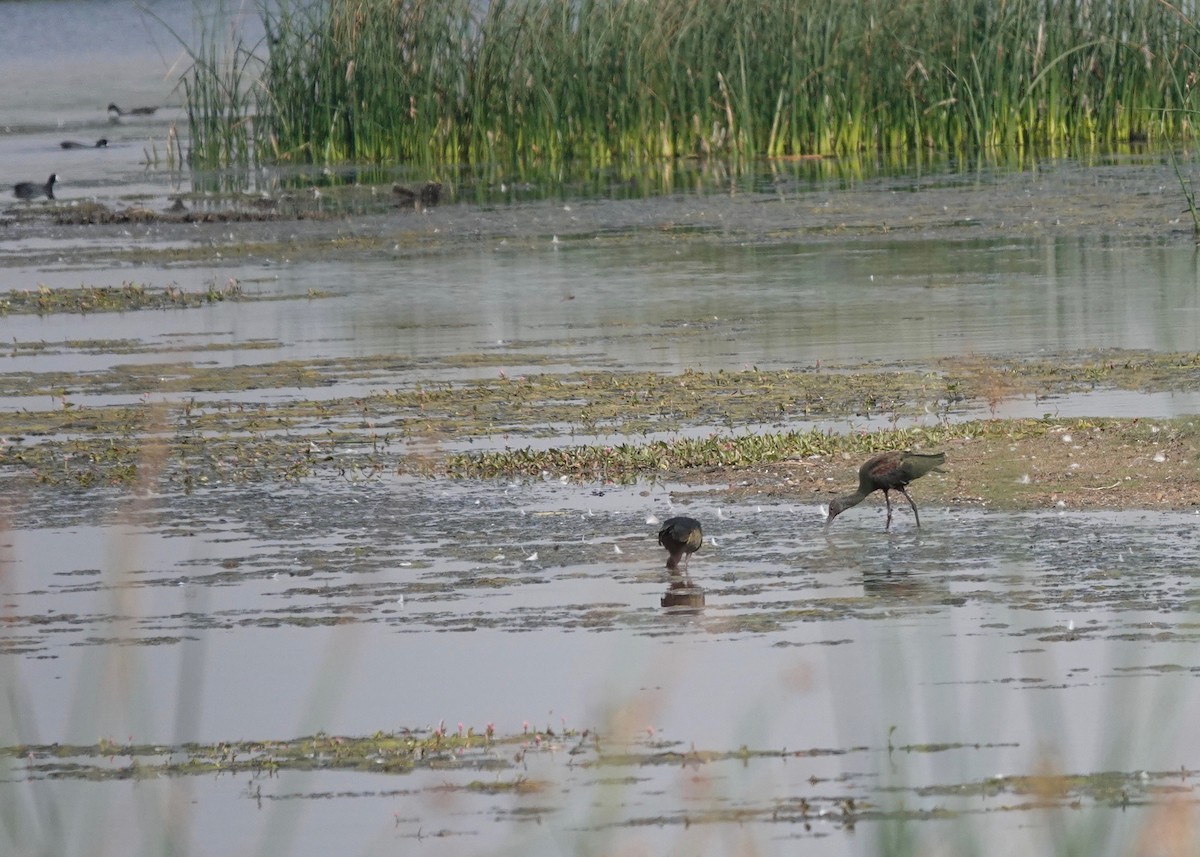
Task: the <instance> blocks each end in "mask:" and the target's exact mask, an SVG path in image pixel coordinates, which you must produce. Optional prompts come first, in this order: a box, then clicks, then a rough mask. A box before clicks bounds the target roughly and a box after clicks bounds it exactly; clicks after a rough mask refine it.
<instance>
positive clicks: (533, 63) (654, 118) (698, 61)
mask: <svg viewBox="0 0 1200 857" xmlns="http://www.w3.org/2000/svg"><path fill="white" fill-rule="evenodd" d="M263 9H264V11H263V12H262V14H263V16H264V24H265V29H266V33H267V38H266V40H265V41H264V42H263V43H262V44H261V45H257V46H246V45H243V44H240V43H236V44H233V45H229V46H227V48H226V50H225V53H224V55H223V56H217V55H216V54H215V53H214V46H213V44H212V40H211V39H206V40H205V44H204V45H202V46H201V48H200V49H198V50H197V51H195V52H194V54H195V58H196V60H197V61H196V63H195V65H194V67H193V70H192V72H191V75H190V77H189V80H188V82H187V96H188V102H189V110H190V117H191V124H192V128H191V130H192V137H193V146H194V152H195V155H194V157H196V158H198V159H199V160H200V161H202V162H204V163H208V164H213V163H220V162H225V161H227V160H229V159H235V160H236V159H238V158H242V157H246V156H247V153H249V152H253V153H255V154H256V156H257V157H259V158H261V159H264V160H302V161H309V162H318V163H332V162H344V161H359V162H408V163H416V164H422V165H438V164H463V163H466V164H489V163H490V164H494V163H508V164H511V163H538V164H540V165H542V166H543V167H545V166H553V165H555V164H564V163H578V162H584V163H588V164H591V165H593V166H596V165H606V164H611V163H614V162H624V163H630V162H634V163H646V162H652V161H656V160H660V159H663V158H676V157H686V156H710V155H711V156H719V157H723V158H734V159H750V158H757V157H762V156H767V157H787V156H799V155H806V154H826V155H829V154H846V153H851V152H860V151H866V150H876V149H878V150H884V151H905V150H912V149H915V148H921V147H923V148H929V149H935V150H939V151H953V152H980V151H994V150H1002V149H1012V148H1028V147H1050V148H1057V149H1067V150H1073V151H1078V150H1079V148H1081V147H1087V146H1100V145H1110V144H1115V143H1118V142H1124V141H1129V140H1140V139H1145V138H1154V137H1179V136H1183V135H1186V134H1187V133H1188V131H1189V130H1190V123H1191V120H1190V115H1189V112H1188V108H1189V107H1190V106H1191V105H1192V103H1193V95H1194V93H1193V89H1194V84H1195V82H1196V76H1197V74H1196V69H1197V68H1198V63H1197V58H1198V57H1200V29H1198V28H1197V27H1196V25H1195V24H1194V23H1193V19H1194V17H1195V14H1196V13H1197V11H1200V2H1197V0H1183V2H1181V3H1178V4H1168V3H1166V2H1161V0H1005V2H996V3H981V2H976V0H901V1H900V2H895V0H864V2H858V3H845V2H843V0H657V1H656V2H652V3H648V2H645V0H492V2H487V3H482V2H479V0H437V2H434V0H318V2H315V3H314V2H292V0H281V2H279V3H278V4H273V5H270V6H264V7H263ZM250 117H253V121H247V120H248V119H249V118H250Z"/></svg>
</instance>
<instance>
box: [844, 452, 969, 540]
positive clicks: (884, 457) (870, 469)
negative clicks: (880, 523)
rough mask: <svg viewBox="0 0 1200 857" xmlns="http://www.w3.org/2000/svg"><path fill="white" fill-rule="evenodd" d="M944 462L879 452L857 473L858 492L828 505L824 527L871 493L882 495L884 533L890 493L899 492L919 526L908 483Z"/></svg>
mask: <svg viewBox="0 0 1200 857" xmlns="http://www.w3.org/2000/svg"><path fill="white" fill-rule="evenodd" d="M945 460H946V453H944V452H909V451H908V450H899V449H894V450H892V451H891V452H881V453H880V454H879V455H876V456H873V457H872V458H869V459H867V463H866V464H864V465H863V466H862V467H860V468H859V469H858V490H857V491H855V492H854V493H853V494H846V495H844V496H842V497H838V498H837V499H835V500H833V501H832V502H831V503H830V504H829V517H828V518H826V519H825V526H827V527H828V526H829V525H830V524H831V523H832V522H833V519H834V518H836V517H837V516H838V515H840V514H841V513H842V512H844V511H846V510H847V509H849V508H850V507H851V506H857V505H858V504H859V503H861V502H862V501H863V500H865V499H866V497H867V495H868V494H870V493H871V492H873V491H882V492H883V500H884V502H885V503H887V523H886V524H884V527H883V528H884V529H885V530H886V529H887V528H888V527H890V526H891V525H892V500H891V498H890V497H889V496H888V492H889V491H899V492H900V493H901V494H903V495H904V498H905V499H906V500H908V505H910V506H912V510H913V517H915V518H916V519H917V527H918V528H920V526H921V516H920V515H919V514H918V513H917V504H916V503H914V502H913V498H912V495H911V494H909V493H908V488H907V486H908V483H909V482H912V481H913V480H914V479H920V478H921V477H922V476H924V475H925V474H926V473H928V472H929V471H931V470H934V469H936V468H937V467H938V466H939V465H940V464H941V463H942V462H944V461H945Z"/></svg>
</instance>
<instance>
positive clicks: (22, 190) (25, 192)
mask: <svg viewBox="0 0 1200 857" xmlns="http://www.w3.org/2000/svg"><path fill="white" fill-rule="evenodd" d="M56 181H58V175H57V174H52V175H51V176H50V178H49V179H47V180H46V183H45V184H38V183H37V182H18V183H17V184H15V185H13V196H15V197H16V198H17V199H24V200H26V201H28V200H31V199H37V198H38V197H39V196H44V197H46V199H54V183H55V182H56Z"/></svg>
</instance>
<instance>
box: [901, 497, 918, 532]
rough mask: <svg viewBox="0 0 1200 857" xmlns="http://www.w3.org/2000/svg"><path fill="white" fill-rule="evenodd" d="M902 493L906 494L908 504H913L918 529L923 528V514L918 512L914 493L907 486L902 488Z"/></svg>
mask: <svg viewBox="0 0 1200 857" xmlns="http://www.w3.org/2000/svg"><path fill="white" fill-rule="evenodd" d="M900 493H901V494H903V495H904V497H905V499H906V500H908V505H910V506H912V510H913V517H914V518H916V519H917V529H918V530H919V529H921V516H920V514H919V513H918V512H917V504H916V503H914V502H913V498H912V495H911V494H909V493H908V489H907V488H901V489H900Z"/></svg>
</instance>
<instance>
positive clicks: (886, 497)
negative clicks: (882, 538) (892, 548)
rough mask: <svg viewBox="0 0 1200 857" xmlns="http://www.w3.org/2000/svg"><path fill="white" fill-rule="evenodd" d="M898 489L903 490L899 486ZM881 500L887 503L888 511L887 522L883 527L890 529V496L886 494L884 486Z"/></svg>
mask: <svg viewBox="0 0 1200 857" xmlns="http://www.w3.org/2000/svg"><path fill="white" fill-rule="evenodd" d="M900 490H901V491H903V490H904V489H903V488H901V489H900ZM883 502H885V503H887V512H888V517H887V523H886V524H884V525H883V528H884V529H885V530H890V529H891V528H892V498H891V497H889V496H888V492H887V489H886V488H884V489H883Z"/></svg>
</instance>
